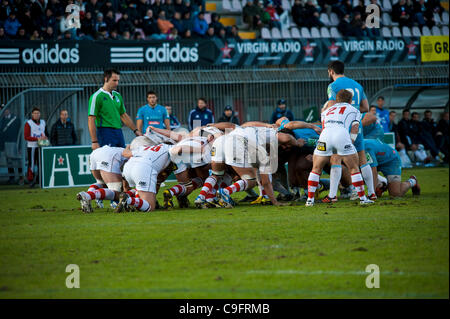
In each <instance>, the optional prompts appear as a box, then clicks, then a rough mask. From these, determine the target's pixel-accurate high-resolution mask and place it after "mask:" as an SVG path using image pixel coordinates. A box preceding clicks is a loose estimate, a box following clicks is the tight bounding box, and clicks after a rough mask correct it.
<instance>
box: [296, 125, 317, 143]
mask: <svg viewBox="0 0 450 319" xmlns="http://www.w3.org/2000/svg"><path fill="white" fill-rule="evenodd" d="M292 132H293V133H294V135H295V138H296V139H299V138H302V139H304V140H305V141H307V140H308V138H313V139H318V138H319V134H317V133H316V131H314V130H313V129H312V128H297V129H295V130H292Z"/></svg>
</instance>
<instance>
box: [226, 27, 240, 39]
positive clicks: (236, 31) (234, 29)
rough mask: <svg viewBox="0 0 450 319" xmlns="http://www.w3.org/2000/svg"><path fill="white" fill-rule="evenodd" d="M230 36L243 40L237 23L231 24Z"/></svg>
mask: <svg viewBox="0 0 450 319" xmlns="http://www.w3.org/2000/svg"><path fill="white" fill-rule="evenodd" d="M229 38H232V39H235V40H238V41H239V40H241V37H240V36H239V29H238V27H237V26H236V25H233V26H231V30H230V36H229Z"/></svg>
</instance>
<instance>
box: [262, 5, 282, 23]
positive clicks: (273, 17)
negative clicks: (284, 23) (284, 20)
mask: <svg viewBox="0 0 450 319" xmlns="http://www.w3.org/2000/svg"><path fill="white" fill-rule="evenodd" d="M265 11H266V12H267V13H268V14H269V16H270V21H269V26H270V28H278V29H280V28H281V23H280V16H279V15H278V13H277V10H276V9H275V7H274V6H273V2H272V1H268V2H267V7H266V10H265Z"/></svg>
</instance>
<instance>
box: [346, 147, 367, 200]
mask: <svg viewBox="0 0 450 319" xmlns="http://www.w3.org/2000/svg"><path fill="white" fill-rule="evenodd" d="M343 161H344V163H345V165H346V166H347V167H348V168H349V170H350V174H351V176H352V184H353V186H354V187H355V189H356V192H357V194H358V197H359V200H360V204H362V205H363V204H371V203H373V201H371V200H369V199H367V197H366V194H365V191H364V180H363V177H362V176H361V173H360V171H359V168H358V163H359V159H358V155H357V154H356V153H355V154H351V155H346V156H343ZM370 173H371V174H372V170H370Z"/></svg>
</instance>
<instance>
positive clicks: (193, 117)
mask: <svg viewBox="0 0 450 319" xmlns="http://www.w3.org/2000/svg"><path fill="white" fill-rule="evenodd" d="M209 123H214V115H213V112H212V111H211V110H209V109H208V108H207V107H206V99H204V98H199V99H198V100H197V107H196V108H195V109H193V110H192V111H191V112H190V113H189V118H188V125H189V131H192V130H193V129H194V128H196V127H198V126H205V125H207V124H209Z"/></svg>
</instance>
